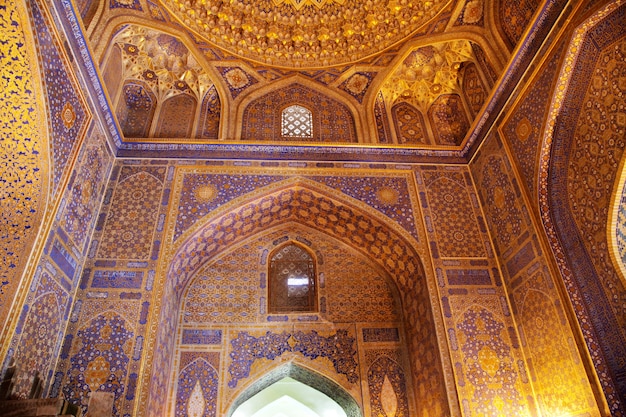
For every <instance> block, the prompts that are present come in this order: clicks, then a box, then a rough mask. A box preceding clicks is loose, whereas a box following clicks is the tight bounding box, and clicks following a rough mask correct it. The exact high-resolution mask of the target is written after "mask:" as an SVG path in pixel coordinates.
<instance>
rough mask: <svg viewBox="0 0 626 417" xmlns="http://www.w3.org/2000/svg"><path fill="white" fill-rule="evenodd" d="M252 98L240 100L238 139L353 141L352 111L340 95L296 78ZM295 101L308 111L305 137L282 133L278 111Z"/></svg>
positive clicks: (355, 136) (354, 127) (354, 139)
mask: <svg viewBox="0 0 626 417" xmlns="http://www.w3.org/2000/svg"><path fill="white" fill-rule="evenodd" d="M264 93H265V94H263V95H261V96H259V95H258V93H256V94H255V96H256V98H255V99H253V100H251V101H249V102H247V101H245V102H243V103H242V104H241V107H242V108H243V112H242V116H241V120H242V121H241V123H242V127H241V140H246V141H262V142H272V141H304V142H326V143H357V142H359V139H358V137H357V127H356V123H355V113H354V112H353V111H351V108H350V107H348V105H346V104H345V103H343V102H342V101H340V99H335V98H334V97H332V96H331V95H330V93H329V92H326V91H318V90H316V89H312V88H310V87H308V86H306V85H304V84H301V83H299V82H292V83H290V84H287V85H284V86H282V87H275V86H272V89H271V90H268V91H267V92H264ZM292 105H298V106H300V107H304V108H306V109H308V110H309V111H311V125H312V126H311V128H312V134H311V136H307V137H295V136H284V135H283V134H282V111H283V109H285V108H288V107H290V106H292Z"/></svg>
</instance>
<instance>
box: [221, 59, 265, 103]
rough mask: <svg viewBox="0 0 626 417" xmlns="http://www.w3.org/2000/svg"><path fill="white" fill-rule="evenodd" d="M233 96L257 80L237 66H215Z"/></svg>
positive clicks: (235, 96)
mask: <svg viewBox="0 0 626 417" xmlns="http://www.w3.org/2000/svg"><path fill="white" fill-rule="evenodd" d="M217 70H218V71H219V73H220V74H221V75H222V77H223V78H224V81H226V85H227V86H228V89H229V90H230V94H231V96H232V97H233V98H237V96H238V95H239V94H241V93H242V92H243V91H244V90H245V89H247V88H248V87H251V86H253V85H254V84H256V83H258V82H259V81H258V80H257V79H256V78H254V77H253V76H251V75H249V74H248V73H247V72H245V71H244V70H242V69H241V68H239V67H217Z"/></svg>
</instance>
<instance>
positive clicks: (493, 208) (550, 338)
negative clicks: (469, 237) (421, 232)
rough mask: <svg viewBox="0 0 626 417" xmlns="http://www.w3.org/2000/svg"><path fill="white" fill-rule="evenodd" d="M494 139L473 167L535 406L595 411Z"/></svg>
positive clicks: (558, 298)
mask: <svg viewBox="0 0 626 417" xmlns="http://www.w3.org/2000/svg"><path fill="white" fill-rule="evenodd" d="M497 139H498V137H497V134H494V135H492V136H491V137H488V138H486V140H485V142H484V143H483V146H482V147H481V150H480V152H479V153H478V155H477V157H476V158H475V162H474V163H473V164H472V165H473V166H472V171H473V173H474V176H475V181H476V183H477V184H480V187H478V189H479V190H480V193H481V199H482V201H483V206H484V210H485V215H486V218H487V223H488V225H489V228H490V232H491V235H492V236H493V241H494V243H495V245H496V247H497V248H498V250H497V252H498V253H499V254H501V255H500V263H501V264H502V265H505V266H506V268H505V269H504V270H503V271H502V272H503V277H504V281H505V283H506V284H507V288H508V292H509V296H510V297H511V298H510V302H511V305H512V307H513V308H514V309H515V311H516V312H517V314H516V315H515V319H516V322H517V323H518V326H519V327H518V329H519V333H520V338H521V339H522V340H523V343H522V345H523V351H524V353H525V356H526V363H527V372H528V374H529V377H530V378H532V381H533V388H534V391H535V396H536V398H537V399H538V404H537V406H538V407H539V408H540V409H541V410H543V411H544V412H546V413H549V410H555V409H559V410H566V412H567V413H569V414H584V413H585V412H588V413H589V414H590V415H596V413H597V410H596V409H595V407H594V405H595V400H594V399H593V394H592V390H591V387H590V386H589V384H588V382H587V378H586V377H585V370H584V368H583V366H582V360H581V356H580V353H579V352H578V350H577V348H576V346H575V343H574V335H573V333H572V330H571V329H570V327H569V326H568V324H567V319H566V318H565V313H564V305H563V303H562V301H561V296H560V294H559V292H558V290H557V288H556V287H555V285H554V283H553V278H552V277H551V276H550V269H549V264H548V261H547V260H546V259H545V256H544V255H543V254H542V251H541V250H540V246H539V245H538V242H536V241H535V239H534V236H535V235H536V230H537V229H536V228H535V227H533V225H532V223H531V222H530V219H529V218H528V216H524V215H523V212H522V210H521V208H523V207H524V201H523V198H522V195H521V194H520V190H519V189H517V188H516V187H515V186H514V185H513V181H514V179H515V177H514V176H513V174H512V172H511V171H510V170H509V169H507V168H506V167H507V166H509V164H508V160H507V155H506V153H505V150H504V148H503V146H502V143H501V142H500V141H498V140H497ZM572 381H580V383H573V382H572Z"/></svg>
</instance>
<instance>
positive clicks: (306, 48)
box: [78, 0, 540, 163]
mask: <svg viewBox="0 0 626 417" xmlns="http://www.w3.org/2000/svg"><path fill="white" fill-rule="evenodd" d="M96 3H97V2H95V0H91V1H90V0H86V1H84V2H83V3H81V5H79V6H78V7H79V8H80V9H81V10H80V14H81V16H83V17H84V18H85V20H84V21H83V23H84V24H85V25H86V26H87V33H88V34H89V36H88V37H89V41H90V43H91V46H92V50H94V51H95V53H94V55H95V57H94V58H95V61H97V62H100V63H101V73H102V74H103V79H104V85H105V86H106V88H107V89H108V94H109V97H110V101H111V103H110V105H111V107H112V112H111V113H112V114H113V115H114V116H115V117H117V125H118V126H119V128H120V129H119V132H117V133H118V134H117V136H116V138H117V139H116V146H117V148H118V155H119V156H133V157H135V156H138V157H142V156H147V155H148V154H149V155H151V156H158V155H160V154H163V155H164V156H168V157H173V156H187V155H190V156H191V155H193V156H194V157H202V156H205V155H206V156H211V155H214V156H215V155H218V154H219V155H222V156H224V155H226V156H231V157H237V158H248V157H252V158H264V157H265V156H268V155H270V159H273V158H282V156H281V155H290V156H292V157H296V158H300V157H301V158H310V157H311V155H312V153H311V150H312V149H313V148H307V149H305V148H304V146H305V145H306V146H310V147H314V150H313V153H314V154H320V155H322V154H323V156H322V159H332V160H339V159H345V158H346V157H348V158H349V159H355V158H357V159H367V160H370V161H374V160H380V161H395V162H407V161H411V162H418V161H422V162H435V161H441V160H442V159H445V160H447V162H452V163H456V162H462V161H466V160H467V156H468V155H469V154H471V152H472V149H473V148H476V145H477V143H478V142H477V140H476V139H475V138H476V137H477V136H478V135H476V134H475V132H474V131H473V129H475V127H474V126H483V125H484V122H482V123H481V122H476V121H475V119H477V118H478V119H481V118H483V119H484V118H486V117H490V116H489V113H486V112H484V110H483V108H485V109H486V108H487V106H488V105H489V104H490V103H489V100H491V101H494V98H492V97H491V95H490V93H491V91H492V90H494V87H495V86H496V85H497V80H498V78H499V77H500V76H501V75H502V72H503V71H504V69H505V65H506V64H505V63H506V61H507V60H508V59H509V57H510V56H511V51H510V42H509V41H508V40H507V39H505V37H504V36H503V35H502V31H501V30H499V29H498V28H499V27H500V22H499V20H498V19H500V15H499V14H498V10H499V9H498V6H497V4H496V3H497V2H496V1H495V0H447V1H446V0H366V1H357V0H228V1H227V0H151V1H148V0H133V1H131V0H124V1H123V2H122V1H116V2H111V3H108V7H100V6H98V9H97V12H93V10H94V8H95V7H96V6H94V4H96ZM122 4H123V5H125V6H122ZM539 20H540V17H538V18H537V21H539ZM530 22H531V21H530V20H529V19H527V20H525V21H524V22H522V23H520V25H522V26H524V27H527V26H528V24H529V23H530ZM520 41H524V39H522V40H520ZM529 50H530V49H529ZM505 74H506V73H505ZM515 76H517V75H515ZM294 84H300V85H303V86H305V87H307V88H308V89H310V90H311V91H314V92H315V94H318V95H320V97H323V101H324V102H337V103H339V104H341V105H342V106H345V108H346V109H348V111H349V113H350V115H349V116H350V117H349V119H352V120H354V134H353V135H351V136H350V137H348V136H346V137H336V138H334V139H331V140H328V141H324V144H323V145H322V144H321V143H314V142H319V141H310V140H297V141H295V140H294V139H293V138H292V137H291V136H289V135H287V136H285V135H272V138H271V139H268V138H267V136H268V135H267V134H266V133H267V132H275V131H277V130H278V131H279V130H280V128H281V126H280V124H276V123H279V122H280V120H279V119H276V118H274V119H275V120H279V122H273V123H274V124H272V125H267V123H266V122H267V120H266V119H267V118H266V117H259V115H258V114H251V113H250V112H249V111H248V109H249V107H250V105H251V104H252V103H257V102H260V101H264V102H266V106H267V107H268V108H271V107H272V106H276V107H278V104H277V103H273V102H271V101H272V99H273V98H275V97H276V94H274V93H275V92H276V91H285V88H286V87H287V86H290V85H294ZM496 91H498V90H497V89H496ZM178 96H181V97H178ZM206 103H211V105H210V106H209V105H207V104H206ZM289 105H300V106H304V107H306V105H305V103H296V102H293V103H290V104H289ZM498 105H500V104H498ZM398 109H404V110H403V111H401V112H398ZM277 110H279V109H277ZM280 110H281V111H282V109H280ZM309 111H311V112H312V114H313V115H315V114H316V112H317V111H320V112H324V111H325V110H324V109H316V108H315V109H314V108H311V109H309ZM398 117H401V119H399V118H398ZM140 119H142V120H140ZM143 119H145V120H143ZM409 119H410V120H409ZM207 123H208V124H207ZM207 126H208V127H207ZM251 126H252V127H253V131H256V132H265V133H264V134H263V135H256V134H255V135H252V136H251V135H250V134H249V132H250V130H249V129H248V128H249V127H251ZM306 128H307V129H312V130H311V134H310V135H309V136H310V137H318V136H319V134H321V133H322V132H321V131H317V132H316V131H315V127H314V126H313V127H309V126H307V127H306ZM307 131H308V130H307ZM114 136H115V135H114ZM329 145H332V146H329ZM348 146H350V148H348ZM286 148H289V150H287V151H285V149H286ZM146 151H147V153H146ZM216 151H217V153H216ZM348 154H350V155H355V156H347V155H348ZM357 154H358V155H362V156H357ZM272 155H273V156H272Z"/></svg>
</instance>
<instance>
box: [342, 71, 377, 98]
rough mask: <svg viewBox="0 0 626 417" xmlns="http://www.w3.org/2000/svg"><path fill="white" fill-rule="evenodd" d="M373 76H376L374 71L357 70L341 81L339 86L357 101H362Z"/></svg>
mask: <svg viewBox="0 0 626 417" xmlns="http://www.w3.org/2000/svg"><path fill="white" fill-rule="evenodd" d="M374 77H376V73H375V72H357V73H356V74H354V75H352V76H351V77H350V78H348V79H347V80H346V81H344V82H343V83H341V84H340V85H339V88H340V89H341V90H343V91H345V92H347V93H348V94H350V95H351V96H352V97H354V98H355V99H357V101H358V102H359V103H363V97H364V96H365V93H367V89H368V88H369V86H370V84H371V83H372V80H373V79H374Z"/></svg>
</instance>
